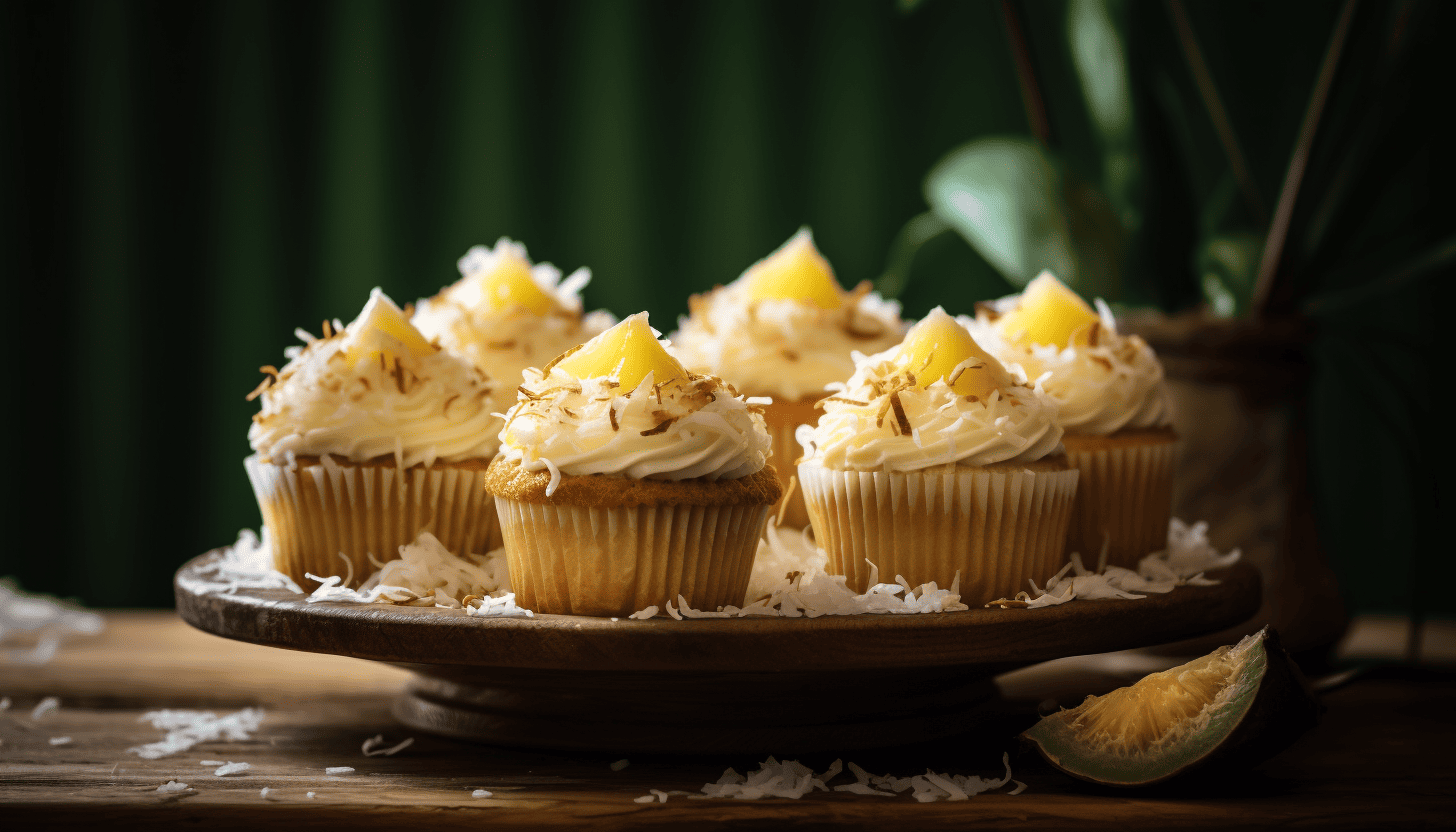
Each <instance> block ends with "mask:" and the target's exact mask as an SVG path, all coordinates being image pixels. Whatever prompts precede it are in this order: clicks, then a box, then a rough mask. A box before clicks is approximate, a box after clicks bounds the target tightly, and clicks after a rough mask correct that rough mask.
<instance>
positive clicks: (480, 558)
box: [189, 527, 534, 618]
mask: <svg viewBox="0 0 1456 832" xmlns="http://www.w3.org/2000/svg"><path fill="white" fill-rule="evenodd" d="M344 562H345V563H346V564H349V562H348V561H347V560H345V561H344ZM376 565H379V564H376ZM349 566H350V568H351V569H352V564H349ZM199 572H200V573H201V574H203V575H205V576H207V577H209V578H212V580H207V581H196V582H194V583H193V584H192V585H191V586H190V587H189V588H190V589H192V590H194V591H197V592H215V593H223V594H231V593H234V592H237V591H238V590H239V589H285V590H288V591H290V592H295V593H297V594H299V595H303V594H305V593H304V590H303V589H302V588H300V587H299V586H298V584H296V583H294V581H293V580H292V579H291V578H289V577H288V576H287V575H284V574H283V573H281V572H278V571H276V570H275V569H274V568H273V555H272V549H271V545H270V543H269V533H268V529H267V527H264V529H263V537H262V539H261V540H260V539H259V538H258V536H257V535H255V534H253V533H252V532H251V531H248V530H246V529H244V530H243V531H242V532H240V533H239V535H238V542H237V543H235V544H234V545H233V546H232V547H230V548H228V549H227V550H226V551H224V553H223V555H222V557H220V558H217V559H216V560H214V561H211V562H209V563H207V564H204V565H203V566H202V567H201V568H200V569H199ZM308 577H309V578H310V579H312V580H313V581H316V582H317V583H318V584H319V586H318V588H316V589H314V590H313V591H312V592H311V593H308V598H307V600H308V602H309V603H317V602H320V601H330V602H334V603H346V604H397V605H403V606H415V607H444V608H447V609H460V608H461V607H462V606H464V607H465V608H466V612H467V613H468V614H470V615H473V616H501V617H512V616H516V617H526V618H529V617H532V616H533V615H534V613H532V612H531V611H530V610H528V609H525V608H523V607H521V606H519V605H518V604H516V596H515V594H514V593H513V592H511V591H510V576H509V571H508V569H507V566H506V556H505V550H504V549H496V550H494V551H491V552H488V553H486V554H483V555H479V554H467V555H463V556H462V555H456V554H454V553H452V552H450V551H449V550H448V549H446V548H445V546H444V545H443V544H442V543H440V541H439V540H438V539H437V538H436V537H435V536H434V535H432V534H430V533H429V532H422V533H421V534H420V536H419V537H418V538H416V539H415V541H414V542H413V543H410V544H407V545H405V546H401V547H400V552H399V557H398V558H395V559H393V560H390V561H387V562H385V563H384V564H382V565H379V570H378V571H376V572H375V573H374V574H373V575H371V576H369V578H367V579H366V580H365V581H364V582H363V583H362V584H361V585H360V586H359V588H358V589H350V588H349V584H350V583H351V581H350V576H348V575H345V576H342V577H341V576H339V575H332V576H329V577H318V576H315V575H312V574H309V575H308Z"/></svg>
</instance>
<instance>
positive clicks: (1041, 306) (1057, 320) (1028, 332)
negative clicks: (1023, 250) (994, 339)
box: [996, 272, 1101, 348]
mask: <svg viewBox="0 0 1456 832" xmlns="http://www.w3.org/2000/svg"><path fill="white" fill-rule="evenodd" d="M1100 320H1101V318H1099V317H1098V315H1097V313H1096V312H1095V311H1094V310H1093V309H1092V307H1090V306H1088V305H1087V302H1086V301H1084V300H1082V298H1080V297H1078V295H1077V293H1076V292H1073V291H1072V290H1071V289H1068V288H1067V285H1066V284H1065V283H1063V282H1062V281H1060V280H1057V278H1056V276H1055V275H1053V274H1052V273H1051V272H1042V273H1041V274H1040V275H1038V276H1037V277H1036V279H1035V280H1033V281H1031V282H1030V283H1028V284H1026V289H1024V290H1023V291H1022V293H1021V300H1020V301H1018V302H1017V304H1016V307H1015V308H1014V309H1012V310H1011V311H1010V312H1008V313H1006V314H1005V315H1003V316H1001V318H1000V319H999V320H997V321H996V326H997V328H998V329H999V330H1000V331H1001V334H1002V335H1003V336H1004V337H1005V338H1006V339H1007V340H1008V341H1011V342H1012V343H1016V344H1020V345H1021V346H1030V345H1032V344H1049V345H1051V346H1054V347H1058V348H1063V347H1067V346H1070V345H1073V344H1075V345H1077V346H1086V345H1087V343H1088V341H1089V338H1090V336H1091V334H1092V325H1093V324H1095V323H1097V322H1098V321H1100Z"/></svg>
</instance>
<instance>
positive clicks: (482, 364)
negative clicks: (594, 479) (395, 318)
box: [411, 237, 616, 411]
mask: <svg viewBox="0 0 1456 832" xmlns="http://www.w3.org/2000/svg"><path fill="white" fill-rule="evenodd" d="M508 258H509V259H514V260H519V261H524V262H530V261H529V258H528V256H527V254H526V247H525V246H523V245H521V244H520V243H516V242H513V241H512V240H510V239H508V238H505V237H502V238H500V240H498V241H497V242H496V244H495V246H494V248H486V247H485V246H475V247H473V248H471V249H470V250H469V251H467V252H466V253H465V256H464V257H461V258H460V261H459V263H458V264H457V265H458V267H459V269H460V280H458V281H456V282H455V283H453V284H451V285H449V286H447V287H445V288H444V289H442V290H441V291H440V293H439V294H437V295H435V296H434V297H432V298H429V299H426V300H422V301H420V302H419V303H418V304H417V305H416V308H415V314H414V317H413V318H412V319H411V322H412V323H413V324H414V325H415V326H416V327H418V328H419V330H420V332H422V333H424V335H425V337H427V338H437V339H439V341H440V344H441V345H442V346H444V347H445V348H446V349H449V350H453V351H455V352H459V353H461V354H463V355H465V356H466V357H468V358H469V359H470V360H471V361H473V362H475V364H476V366H477V367H479V368H480V369H481V371H482V372H483V373H484V374H485V376H486V377H487V378H490V379H493V380H496V381H497V382H498V384H497V385H496V394H497V395H496V397H495V398H494V399H493V400H492V402H491V406H492V407H493V408H495V409H496V410H497V411H500V410H505V409H506V408H508V407H510V406H511V404H512V403H514V402H515V389H516V385H518V384H520V382H521V373H522V372H523V371H524V370H525V369H526V368H527V367H539V366H541V365H543V364H545V363H546V362H547V361H550V360H551V359H552V358H555V357H556V356H558V355H560V354H561V353H563V352H565V351H566V350H568V349H571V348H572V347H574V346H576V345H577V344H580V343H581V342H583V341H586V340H588V339H590V338H592V337H593V336H595V335H597V334H598V333H600V332H602V331H604V330H606V329H608V328H609V327H611V326H612V324H614V323H616V321H615V319H614V318H613V317H612V314H611V313H610V312H606V311H601V310H598V311H596V312H591V313H588V314H586V315H583V314H582V301H581V290H582V289H584V288H586V285H587V284H588V283H590V282H591V270H590V269H587V268H585V267H583V268H580V269H577V270H576V271H574V272H572V273H571V274H570V275H568V276H567V277H566V279H564V280H563V279H562V277H561V270H560V269H558V268H556V267H555V266H553V265H551V264H550V263H537V264H535V265H533V266H531V267H530V276H531V280H532V281H533V282H534V283H535V284H536V286H537V287H538V288H539V289H540V290H541V292H542V294H543V295H545V297H546V298H547V299H548V301H549V308H548V309H547V310H546V312H545V314H539V315H538V314H536V312H535V311H534V310H532V309H530V308H527V307H525V306H521V305H515V304H510V305H507V306H505V307H504V308H497V305H496V304H492V303H491V302H490V299H489V298H487V297H485V292H486V287H485V284H486V281H485V277H486V276H487V275H490V274H491V273H492V272H494V271H495V270H496V268H497V267H499V266H500V265H501V264H502V262H503V261H504V260H506V259H508Z"/></svg>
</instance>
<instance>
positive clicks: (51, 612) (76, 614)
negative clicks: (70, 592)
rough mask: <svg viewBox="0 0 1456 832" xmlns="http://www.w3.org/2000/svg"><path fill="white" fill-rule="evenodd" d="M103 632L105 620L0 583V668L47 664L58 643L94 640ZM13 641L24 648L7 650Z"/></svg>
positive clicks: (5, 582)
mask: <svg viewBox="0 0 1456 832" xmlns="http://www.w3.org/2000/svg"><path fill="white" fill-rule="evenodd" d="M104 629H106V622H105V620H104V619H102V617H101V616H99V615H97V614H96V613H94V612H88V611H86V610H83V609H81V608H80V607H78V606H76V605H75V604H67V603H65V602H62V601H58V600H56V599H55V598H52V597H51V596H49V595H32V594H29V593H25V592H21V591H20V589H19V588H18V587H16V585H15V584H14V583H13V582H11V581H10V580H8V579H6V580H0V648H3V649H0V664H4V665H19V666H26V667H34V666H37V665H43V664H46V663H47V662H49V661H50V660H51V659H52V658H54V657H55V655H56V651H57V650H58V649H60V646H61V642H63V641H65V640H67V639H70V638H75V637H77V636H93V635H96V634H98V633H100V632H101V631H102V630H104ZM17 637H18V638H17ZM12 639H15V640H16V641H17V642H23V643H24V645H25V646H17V647H10V646H6V645H8V644H9V643H10V641H11V640H12Z"/></svg>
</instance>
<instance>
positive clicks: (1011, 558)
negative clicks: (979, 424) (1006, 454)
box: [799, 464, 1077, 606]
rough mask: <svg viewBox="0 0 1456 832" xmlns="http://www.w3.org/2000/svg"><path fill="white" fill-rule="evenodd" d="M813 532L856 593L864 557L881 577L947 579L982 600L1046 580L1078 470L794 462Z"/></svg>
mask: <svg viewBox="0 0 1456 832" xmlns="http://www.w3.org/2000/svg"><path fill="white" fill-rule="evenodd" d="M799 482H800V484H801V485H802V486H803V488H804V496H805V499H806V500H807V501H808V505H809V513H810V515H811V516H812V517H813V519H814V537H815V539H816V540H817V541H818V543H819V545H820V546H822V547H823V548H824V549H825V550H826V551H827V552H828V553H829V569H830V571H831V572H833V573H835V574H840V575H845V576H846V577H847V579H848V581H847V582H848V584H849V586H851V587H853V588H854V589H855V590H856V591H858V592H864V591H866V590H867V589H869V581H870V563H874V564H875V566H877V567H878V568H879V575H880V580H881V581H890V580H894V578H895V576H896V575H900V576H903V577H904V578H905V580H906V581H908V582H909V584H910V586H911V587H912V588H913V587H914V586H917V585H919V584H923V583H926V582H929V581H935V582H936V584H937V585H939V586H941V587H950V586H951V583H952V581H954V580H955V577H956V573H957V572H959V573H960V594H961V600H962V601H963V602H964V603H966V604H968V605H970V606H979V605H982V604H985V603H987V602H989V601H993V600H995V599H997V598H1009V597H1011V596H1013V595H1015V594H1016V593H1017V592H1020V591H1022V590H1026V589H1029V587H1028V586H1027V579H1028V578H1033V579H1035V580H1036V581H1037V582H1038V583H1040V582H1042V581H1045V580H1046V579H1047V578H1050V577H1051V576H1052V575H1053V574H1054V573H1055V572H1056V571H1057V569H1058V568H1060V566H1061V564H1062V562H1063V551H1064V550H1063V544H1064V542H1065V540H1066V531H1067V521H1068V520H1069V518H1070V517H1071V512H1072V500H1073V497H1074V495H1075V493H1076V490H1077V471H1075V470H1061V471H1051V470H1043V471H1031V470H1027V469H1024V468H1017V467H996V468H953V467H941V468H936V469H931V470H929V471H909V472H884V471H877V472H861V471H834V470H830V469H827V468H824V467H822V466H819V465H813V464H806V465H800V466H799Z"/></svg>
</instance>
